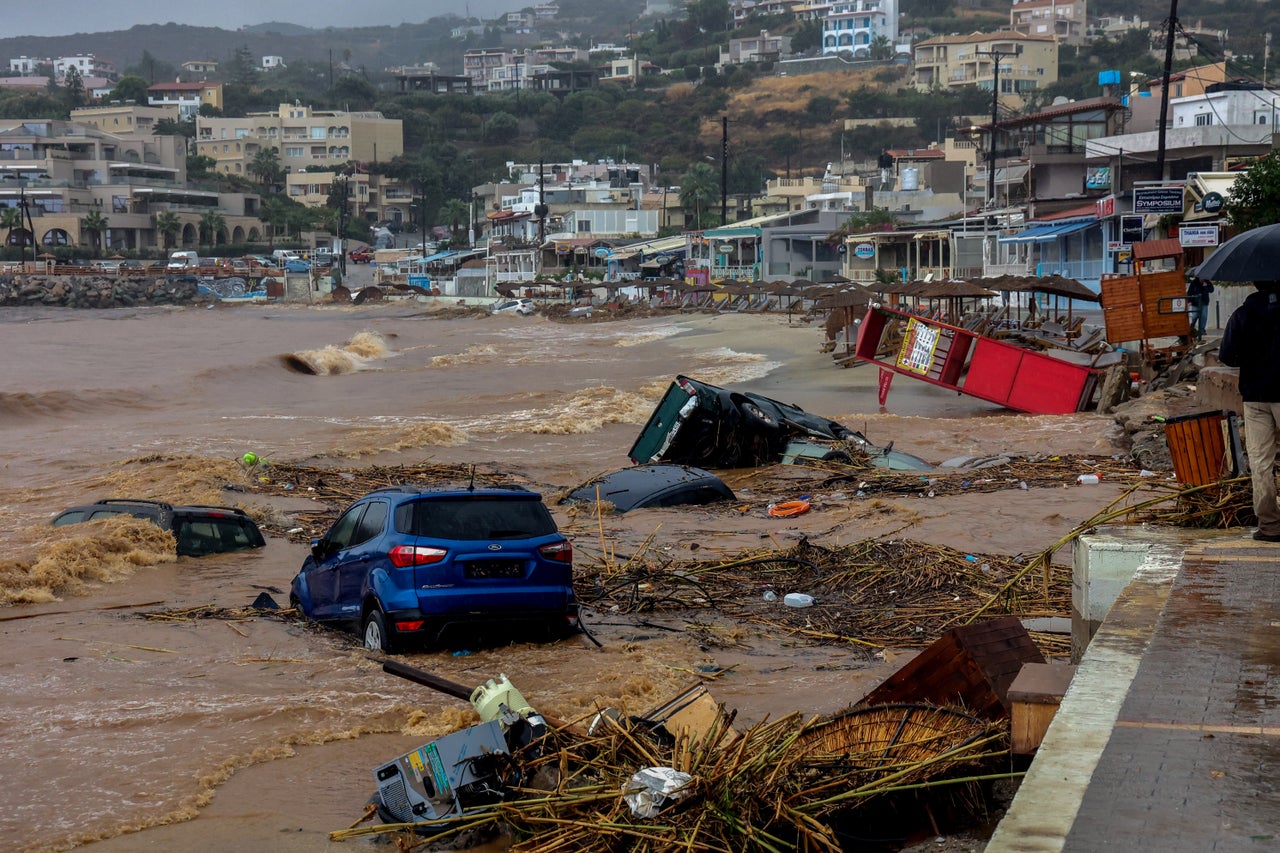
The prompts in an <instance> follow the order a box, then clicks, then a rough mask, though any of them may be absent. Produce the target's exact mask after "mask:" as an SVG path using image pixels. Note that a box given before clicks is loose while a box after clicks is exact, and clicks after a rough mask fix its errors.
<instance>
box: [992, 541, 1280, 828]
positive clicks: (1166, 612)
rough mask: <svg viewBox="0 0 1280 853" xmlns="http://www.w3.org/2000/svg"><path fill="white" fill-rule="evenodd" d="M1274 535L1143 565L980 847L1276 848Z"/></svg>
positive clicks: (1278, 754)
mask: <svg viewBox="0 0 1280 853" xmlns="http://www.w3.org/2000/svg"><path fill="white" fill-rule="evenodd" d="M1277 774H1280V547H1278V546H1276V545H1274V544H1267V543H1260V542H1254V541H1253V540H1251V539H1247V538H1241V539H1233V540H1218V541H1215V542H1213V543H1207V544H1202V545H1199V546H1196V547H1194V548H1192V549H1190V550H1188V551H1187V552H1186V553H1185V555H1184V556H1183V558H1182V561H1181V566H1180V567H1179V566H1177V565H1174V564H1172V562H1171V561H1168V560H1164V561H1161V560H1156V561H1149V564H1148V565H1147V566H1144V568H1143V569H1142V570H1140V571H1139V574H1138V576H1137V577H1136V578H1135V580H1134V582H1133V583H1132V584H1130V586H1129V587H1128V588H1127V589H1126V591H1125V593H1124V594H1123V595H1122V596H1121V597H1120V599H1119V600H1118V601H1117V602H1116V605H1115V607H1114V608H1113V609H1112V612H1111V614H1110V615H1109V616H1108V617H1107V620H1106V622H1105V623H1104V625H1103V627H1102V629H1101V630H1100V631H1099V632H1098V634H1097V635H1096V636H1095V637H1094V639H1093V641H1092V643H1091V644H1090V646H1089V649H1088V651H1087V652H1086V654H1085V656H1084V659H1083V660H1082V661H1081V664H1080V668H1079V670H1078V671H1077V675H1076V679H1075V681H1074V682H1073V683H1072V685H1071V688H1070V689H1069V690H1068V692H1067V695H1066V697H1064V700H1063V703H1062V706H1061V707H1060V709H1059V711H1058V715H1057V718H1056V719H1055V721H1054V724H1053V726H1051V728H1050V730H1049V733H1048V735H1047V736H1046V739H1045V742H1044V744H1043V745H1042V746H1041V749H1040V753H1039V755H1038V756H1037V758H1036V760H1035V762H1034V763H1033V765H1032V768H1031V770H1030V771H1029V772H1028V774H1027V777H1026V779H1025V780H1024V782H1023V785H1022V788H1021V789H1020V790H1019V792H1018V796H1017V798H1016V799H1015V801H1014V803H1013V805H1012V806H1011V808H1010V810H1009V814H1008V816H1007V817H1006V818H1005V820H1004V821H1003V822H1002V823H1001V825H1000V827H999V829H998V830H997V832H996V834H995V836H994V837H993V838H992V841H991V843H990V845H989V846H988V847H987V850H988V853H997V851H1050V850H1054V851H1057V850H1066V851H1094V850H1125V851H1129V850H1160V851H1188V853H1190V851H1207V850H1220V851H1227V850H1274V849H1276V848H1277V846H1280V792H1278V790H1277V789H1278V787H1280V785H1278V782H1277Z"/></svg>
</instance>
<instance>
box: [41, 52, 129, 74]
mask: <svg viewBox="0 0 1280 853" xmlns="http://www.w3.org/2000/svg"><path fill="white" fill-rule="evenodd" d="M72 68H74V69H75V70H76V71H77V72H78V73H79V74H80V76H81V77H106V78H107V79H112V78H114V77H115V76H116V67H115V65H113V64H112V63H110V62H107V61H106V60H105V59H98V58H97V57H96V56H94V55H93V54H92V53H87V54H83V55H80V56H59V57H58V58H57V59H55V60H53V76H54V77H56V78H58V79H59V80H61V79H62V78H63V77H66V76H67V71H68V70H69V69H72Z"/></svg>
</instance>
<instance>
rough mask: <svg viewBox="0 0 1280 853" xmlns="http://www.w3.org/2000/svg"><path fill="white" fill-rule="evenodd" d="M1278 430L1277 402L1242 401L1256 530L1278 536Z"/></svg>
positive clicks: (1279, 419) (1279, 522)
mask: <svg viewBox="0 0 1280 853" xmlns="http://www.w3.org/2000/svg"><path fill="white" fill-rule="evenodd" d="M1277 432H1280V403H1245V404H1244V441H1245V444H1246V446H1247V448H1248V450H1249V469H1250V471H1251V473H1252V476H1253V511H1254V513H1255V514H1256V515H1257V516H1258V530H1260V531H1262V532H1263V533H1265V534H1267V535H1268V536H1280V508H1277V506H1276V472H1275V466H1276V435H1277Z"/></svg>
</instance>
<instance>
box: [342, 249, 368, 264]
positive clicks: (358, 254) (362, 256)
mask: <svg viewBox="0 0 1280 853" xmlns="http://www.w3.org/2000/svg"><path fill="white" fill-rule="evenodd" d="M347 257H348V258H349V259H350V260H351V262H352V263H355V264H367V263H370V262H371V261H372V260H373V249H372V248H370V247H369V246H361V247H360V248H359V249H353V250H352V252H351V254H349V255H347Z"/></svg>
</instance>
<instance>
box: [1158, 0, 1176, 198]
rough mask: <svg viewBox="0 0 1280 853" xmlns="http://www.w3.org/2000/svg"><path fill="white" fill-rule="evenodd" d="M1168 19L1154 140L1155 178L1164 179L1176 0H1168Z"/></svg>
mask: <svg viewBox="0 0 1280 853" xmlns="http://www.w3.org/2000/svg"><path fill="white" fill-rule="evenodd" d="M1169 2H1170V6H1169V20H1167V21H1166V22H1165V26H1166V28H1167V30H1166V32H1165V39H1164V77H1163V78H1162V82H1161V84H1160V124H1159V134H1158V138H1157V141H1156V178H1157V179H1159V180H1162V181H1163V180H1164V143H1165V131H1166V130H1167V128H1166V125H1167V124H1168V123H1169V72H1170V70H1172V68H1173V36H1174V33H1175V32H1177V30H1178V0H1169Z"/></svg>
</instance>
